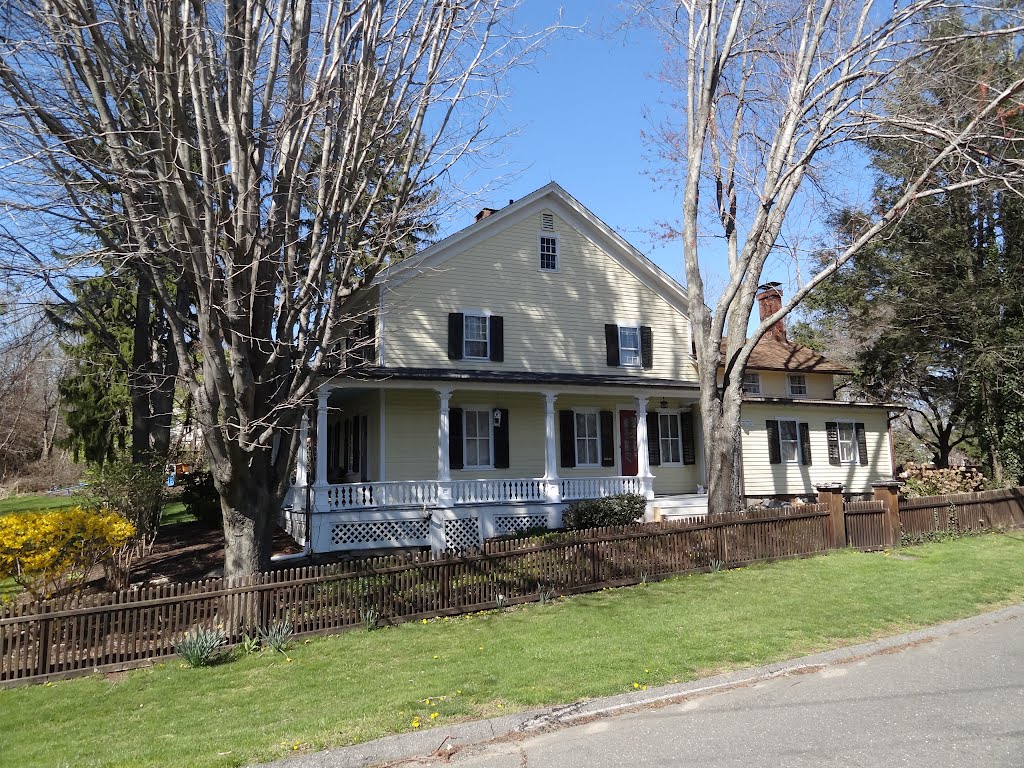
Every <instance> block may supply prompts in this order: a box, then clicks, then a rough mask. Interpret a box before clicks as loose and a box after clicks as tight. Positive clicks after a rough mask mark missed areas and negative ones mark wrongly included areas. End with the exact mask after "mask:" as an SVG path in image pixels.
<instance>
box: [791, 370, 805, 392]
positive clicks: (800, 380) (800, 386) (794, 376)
mask: <svg viewBox="0 0 1024 768" xmlns="http://www.w3.org/2000/svg"><path fill="white" fill-rule="evenodd" d="M787 380H788V382H789V396H790V397H807V377H806V376H805V375H804V374H802V373H791V374H789V376H788V378H787Z"/></svg>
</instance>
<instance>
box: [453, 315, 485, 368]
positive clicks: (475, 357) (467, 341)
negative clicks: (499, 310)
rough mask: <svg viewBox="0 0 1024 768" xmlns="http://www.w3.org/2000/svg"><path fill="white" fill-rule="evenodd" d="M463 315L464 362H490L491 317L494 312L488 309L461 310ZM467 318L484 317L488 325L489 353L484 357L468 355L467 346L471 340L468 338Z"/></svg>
mask: <svg viewBox="0 0 1024 768" xmlns="http://www.w3.org/2000/svg"><path fill="white" fill-rule="evenodd" d="M459 312H461V313H462V359H463V360H490V359H491V315H492V314H493V312H491V311H490V310H487V309H460V310H459ZM467 317H482V318H484V320H485V321H486V324H487V352H486V353H485V354H484V356H483V357H479V356H478V355H470V354H467V353H466V344H468V343H469V339H467V338H466V318H467Z"/></svg>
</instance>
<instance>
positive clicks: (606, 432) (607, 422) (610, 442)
mask: <svg viewBox="0 0 1024 768" xmlns="http://www.w3.org/2000/svg"><path fill="white" fill-rule="evenodd" d="M601 466H602V467H614V466H615V414H613V413H612V412H611V411H601Z"/></svg>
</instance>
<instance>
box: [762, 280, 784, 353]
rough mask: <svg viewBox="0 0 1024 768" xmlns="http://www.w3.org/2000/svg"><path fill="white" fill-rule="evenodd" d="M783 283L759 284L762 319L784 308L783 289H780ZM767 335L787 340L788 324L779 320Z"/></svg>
mask: <svg viewBox="0 0 1024 768" xmlns="http://www.w3.org/2000/svg"><path fill="white" fill-rule="evenodd" d="M780 285H781V283H765V284H764V285H759V286H757V291H758V293H757V305H758V309H759V310H760V313H761V319H762V320H764V319H765V318H766V317H771V316H772V315H774V314H775V313H776V312H778V311H779V310H780V309H782V291H780V290H779V286H780ZM765 336H774V337H775V338H776V339H778V340H779V341H787V339H786V324H785V323H784V322H783V321H782V320H778V321H777V322H776V323H775V324H774V325H772V327H771V328H769V329H768V332H767V333H766V334H765Z"/></svg>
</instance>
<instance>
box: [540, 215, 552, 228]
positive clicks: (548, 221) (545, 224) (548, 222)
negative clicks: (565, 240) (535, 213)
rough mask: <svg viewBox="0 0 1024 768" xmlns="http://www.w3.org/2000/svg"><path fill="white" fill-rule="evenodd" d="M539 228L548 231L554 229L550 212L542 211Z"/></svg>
mask: <svg viewBox="0 0 1024 768" xmlns="http://www.w3.org/2000/svg"><path fill="white" fill-rule="evenodd" d="M540 228H541V229H545V230H547V231H548V232H554V231H555V217H554V215H553V214H550V213H542V214H541V215H540Z"/></svg>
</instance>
